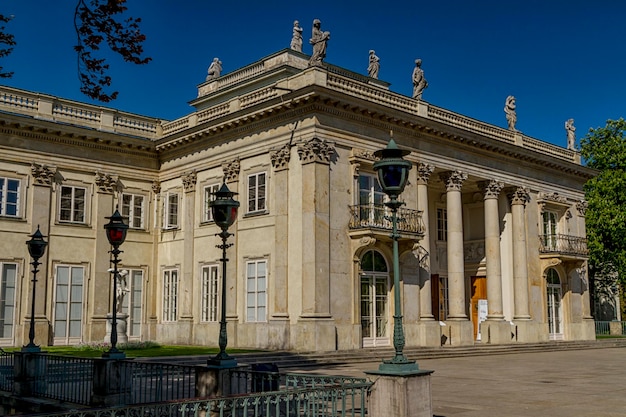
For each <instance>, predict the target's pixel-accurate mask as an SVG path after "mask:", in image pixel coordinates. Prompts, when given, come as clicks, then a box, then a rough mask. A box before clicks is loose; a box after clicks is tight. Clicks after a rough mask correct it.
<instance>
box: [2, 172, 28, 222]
mask: <svg viewBox="0 0 626 417" xmlns="http://www.w3.org/2000/svg"><path fill="white" fill-rule="evenodd" d="M0 180H2V184H1V185H0V217H1V218H8V219H19V218H22V217H23V215H22V210H21V209H22V182H23V181H22V179H21V178H15V177H10V176H5V175H2V176H0ZM11 181H15V182H17V190H15V191H14V192H12V191H11V190H9V182H11ZM12 193H14V194H15V204H14V205H15V214H14V215H13V214H7V206H8V204H13V203H9V202H8V197H9V195H10V194H12Z"/></svg>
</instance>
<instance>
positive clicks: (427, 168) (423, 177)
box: [417, 162, 435, 185]
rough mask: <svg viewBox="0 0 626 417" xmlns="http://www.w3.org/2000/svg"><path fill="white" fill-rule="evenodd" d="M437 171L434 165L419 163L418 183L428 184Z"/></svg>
mask: <svg viewBox="0 0 626 417" xmlns="http://www.w3.org/2000/svg"><path fill="white" fill-rule="evenodd" d="M434 170H435V166H434V165H430V164H427V163H425V162H418V163H417V183H418V184H421V185H426V184H428V179H429V178H430V175H431V174H432V173H433V171H434Z"/></svg>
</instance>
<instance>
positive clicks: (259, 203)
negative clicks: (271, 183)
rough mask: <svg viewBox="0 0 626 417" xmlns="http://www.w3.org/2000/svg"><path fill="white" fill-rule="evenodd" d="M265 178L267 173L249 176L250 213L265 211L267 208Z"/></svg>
mask: <svg viewBox="0 0 626 417" xmlns="http://www.w3.org/2000/svg"><path fill="white" fill-rule="evenodd" d="M265 178H266V175H265V172H259V173H258V174H252V175H248V213H252V212H255V211H264V210H266V208H267V206H266V204H265V202H266V201H265V196H266V193H265V192H266V187H265Z"/></svg>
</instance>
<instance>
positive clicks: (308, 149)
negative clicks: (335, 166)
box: [298, 138, 335, 164]
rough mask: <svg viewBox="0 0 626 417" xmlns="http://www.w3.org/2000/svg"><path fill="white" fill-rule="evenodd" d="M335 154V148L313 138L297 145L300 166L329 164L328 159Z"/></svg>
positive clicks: (328, 143)
mask: <svg viewBox="0 0 626 417" xmlns="http://www.w3.org/2000/svg"><path fill="white" fill-rule="evenodd" d="M334 153H335V148H334V147H333V146H332V144H331V143H330V142H327V141H325V140H322V139H318V138H313V139H311V140H309V141H307V142H302V143H301V144H299V145H298V156H299V157H300V161H301V162H302V164H309V163H312V162H320V163H323V164H330V158H331V156H332V155H333V154H334Z"/></svg>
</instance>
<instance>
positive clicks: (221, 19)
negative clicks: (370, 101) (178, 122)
mask: <svg viewBox="0 0 626 417" xmlns="http://www.w3.org/2000/svg"><path fill="white" fill-rule="evenodd" d="M127 5H128V7H129V14H130V15H132V16H134V17H141V18H142V19H143V23H142V29H143V32H144V33H145V34H146V35H147V37H148V40H147V41H146V44H145V49H146V55H147V56H150V57H152V59H153V61H152V62H151V63H150V64H148V65H145V66H134V65H131V64H126V63H124V62H122V61H121V60H119V59H117V58H115V57H114V58H113V59H111V62H110V64H111V67H112V68H111V71H110V74H111V76H112V77H113V87H114V88H115V89H116V90H118V91H119V92H120V94H119V98H118V99H117V100H115V101H114V102H112V103H109V104H104V105H105V106H107V107H114V108H118V109H121V110H124V111H129V112H133V113H138V114H143V115H147V116H153V117H160V118H163V119H166V120H173V119H176V118H178V117H182V116H184V115H186V114H188V113H190V112H191V111H192V110H193V108H192V107H190V106H189V104H188V102H189V101H190V100H193V99H194V98H195V97H196V94H197V86H198V84H200V83H202V82H203V81H204V78H205V76H206V69H207V67H208V65H209V64H210V62H211V61H212V59H213V58H214V57H219V58H220V60H221V61H222V62H223V68H224V70H223V73H228V72H231V71H234V70H236V69H237V68H240V67H242V66H244V65H247V64H250V63H252V62H254V61H256V60H259V59H260V58H262V57H265V56H267V55H270V54H272V53H274V52H276V51H279V50H281V49H283V48H287V47H289V42H290V40H291V28H292V23H293V21H294V20H295V19H297V20H299V21H300V25H301V26H302V27H303V28H304V33H303V35H304V36H303V37H304V40H305V43H304V48H303V52H305V53H307V54H310V53H311V46H310V45H309V44H308V42H307V41H308V39H309V37H310V34H311V26H312V21H313V19H314V18H318V19H320V20H321V22H322V29H323V30H324V31H330V32H331V39H330V41H329V43H328V50H327V56H326V62H329V63H332V64H334V65H338V66H341V67H344V68H347V69H349V70H352V71H355V72H359V73H363V74H366V73H367V71H366V68H367V59H368V51H369V50H370V49H374V50H376V54H377V55H378V56H379V57H380V62H381V69H380V74H379V78H380V79H381V80H384V81H387V82H390V83H391V87H390V88H391V90H392V91H394V92H397V93H400V94H404V95H407V96H408V95H410V94H411V92H412V84H411V72H412V70H413V66H414V60H415V59H416V58H421V59H422V61H423V64H422V68H423V69H424V72H425V76H426V78H427V80H428V83H429V87H428V89H426V91H425V92H424V96H423V99H424V100H425V101H427V102H429V103H431V104H433V105H435V106H439V107H443V108H446V109H449V110H451V111H454V112H457V113H461V114H463V115H466V116H469V117H472V118H475V119H478V120H481V121H485V122H487V123H491V124H494V125H497V126H502V127H506V119H505V116H504V112H503V107H504V100H505V98H506V96H508V95H514V96H515V97H516V99H517V119H518V122H517V128H518V129H519V130H521V131H522V132H523V133H525V134H527V135H529V136H532V137H535V138H538V139H542V140H545V141H548V142H551V143H555V144H557V145H560V146H566V134H565V130H564V127H563V126H564V122H565V120H567V119H568V118H574V119H575V126H576V128H577V138H580V137H582V136H584V135H585V134H586V133H587V132H588V130H589V128H590V127H593V128H595V127H599V126H604V124H605V123H606V120H607V119H617V118H619V117H624V116H626V114H625V113H626V111H625V110H626V100H625V99H626V76H625V75H624V74H626V72H625V68H626V25H625V24H624V16H626V2H624V1H621V0H594V1H591V0H589V1H583V0H569V1H565V0H506V1H504V0H482V1H479V0H474V1H472V0H439V1H418V0H403V1H399V0H386V1H376V2H375V1H371V0H362V1H352V0H347V1H346V0H342V1H337V0H335V1H326V0H317V1H293V0H292V1H290V2H287V1H277V0H265V1H248V0H241V1H227V2H224V1H222V2H217V1H208V0H129V1H128V3H127ZM74 6H75V1H74V0H62V1H50V0H5V1H3V2H2V6H1V9H0V10H2V13H4V14H7V15H14V16H15V18H14V20H13V21H12V22H11V23H9V25H8V27H7V29H8V30H9V31H11V32H12V33H14V34H15V36H16V40H17V42H18V44H17V46H16V47H15V50H14V52H13V54H12V55H10V56H9V57H8V58H5V59H4V60H3V62H2V64H3V66H4V68H5V70H7V71H14V72H15V75H14V78H12V79H3V80H0V82H1V83H3V84H4V85H9V86H12V87H17V88H22V89H26V90H31V91H35V92H39V93H45V94H50V95H54V96H58V97H63V98H68V99H72V100H77V101H82V102H90V101H89V99H87V98H86V97H85V96H83V95H82V94H81V93H80V92H79V84H78V78H77V75H76V55H75V54H74V52H73V50H72V47H73V45H74V44H75V34H74V28H73V11H74ZM96 104H101V103H96Z"/></svg>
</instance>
